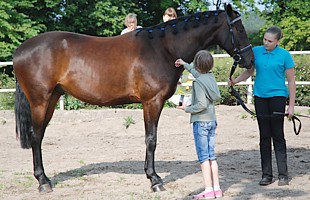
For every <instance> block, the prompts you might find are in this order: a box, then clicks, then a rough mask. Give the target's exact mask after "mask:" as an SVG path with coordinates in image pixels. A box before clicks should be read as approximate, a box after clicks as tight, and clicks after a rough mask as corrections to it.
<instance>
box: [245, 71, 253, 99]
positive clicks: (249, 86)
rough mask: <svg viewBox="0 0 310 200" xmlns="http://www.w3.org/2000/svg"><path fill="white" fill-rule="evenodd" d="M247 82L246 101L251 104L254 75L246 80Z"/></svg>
mask: <svg viewBox="0 0 310 200" xmlns="http://www.w3.org/2000/svg"><path fill="white" fill-rule="evenodd" d="M246 84H247V85H248V87H247V91H246V102H247V104H251V103H252V91H253V87H252V76H250V77H249V78H248V79H247V80H246Z"/></svg>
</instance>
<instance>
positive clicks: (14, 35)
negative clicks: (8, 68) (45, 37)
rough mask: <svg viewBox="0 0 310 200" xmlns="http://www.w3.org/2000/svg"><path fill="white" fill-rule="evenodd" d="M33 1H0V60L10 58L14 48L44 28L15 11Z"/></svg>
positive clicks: (30, 5) (27, 6) (29, 5)
mask: <svg viewBox="0 0 310 200" xmlns="http://www.w3.org/2000/svg"><path fill="white" fill-rule="evenodd" d="M32 3H33V1H29V0H17V1H16V0H8V1H6V2H4V1H0V39H1V40H0V60H3V61H7V60H12V54H13V51H14V49H15V48H16V47H17V46H18V45H20V43H21V41H24V40H26V39H28V38H30V37H33V36H35V35H37V34H38V33H40V32H41V31H42V30H44V28H45V27H44V25H42V24H38V23H37V22H36V21H32V20H31V18H30V17H29V16H28V15H26V14H24V13H19V12H18V11H17V9H16V8H17V7H20V8H30V7H32V6H33V4H32Z"/></svg>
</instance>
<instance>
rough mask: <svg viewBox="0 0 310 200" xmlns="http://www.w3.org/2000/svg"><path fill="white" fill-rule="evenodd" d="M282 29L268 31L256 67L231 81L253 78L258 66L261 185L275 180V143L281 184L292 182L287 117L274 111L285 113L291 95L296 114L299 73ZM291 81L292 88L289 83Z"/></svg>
mask: <svg viewBox="0 0 310 200" xmlns="http://www.w3.org/2000/svg"><path fill="white" fill-rule="evenodd" d="M281 38H282V31H281V29H280V28H278V27H276V26H271V27H270V28H268V29H267V31H266V32H265V34H264V39H263V44H264V45H263V46H257V47H255V48H253V52H254V58H255V62H254V67H253V68H251V69H248V70H246V71H244V72H243V73H242V74H241V75H240V76H239V77H237V78H236V79H232V80H231V81H229V84H230V85H231V84H233V85H234V84H236V83H239V82H241V81H243V80H246V79H247V78H249V77H250V76H251V75H252V74H253V73H254V70H255V69H256V77H255V83H254V105H255V112H256V115H257V122H258V127H259V133H260V143H259V145H260V154H261V167H262V179H261V181H260V182H259V184H260V185H269V184H271V183H272V182H273V173H272V150H271V144H272V143H273V146H274V150H275V155H276V161H277V166H278V178H279V182H278V185H279V186H282V185H288V184H289V179H288V169H287V151H286V141H285V137H284V130H283V126H284V117H283V116H276V115H275V116H273V117H271V116H272V115H273V112H281V113H284V112H285V106H286V100H287V98H288V97H289V104H288V108H287V113H288V116H289V117H292V116H293V115H294V105H295V94H296V85H295V75H294V66H295V64H294V61H293V58H292V56H291V54H290V53H289V52H288V51H287V50H285V49H283V48H281V47H280V46H279V43H280V40H281ZM285 78H286V79H287V81H288V88H287V87H286V85H285Z"/></svg>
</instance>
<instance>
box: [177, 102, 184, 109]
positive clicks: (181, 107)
mask: <svg viewBox="0 0 310 200" xmlns="http://www.w3.org/2000/svg"><path fill="white" fill-rule="evenodd" d="M185 107H186V106H185V105H184V103H183V105H182V106H177V109H181V110H185Z"/></svg>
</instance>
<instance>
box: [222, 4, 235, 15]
mask: <svg viewBox="0 0 310 200" xmlns="http://www.w3.org/2000/svg"><path fill="white" fill-rule="evenodd" d="M224 7H225V10H226V12H227V14H228V16H230V17H232V16H233V13H234V11H233V9H232V7H231V5H230V4H227V5H226V4H225V5H224Z"/></svg>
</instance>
